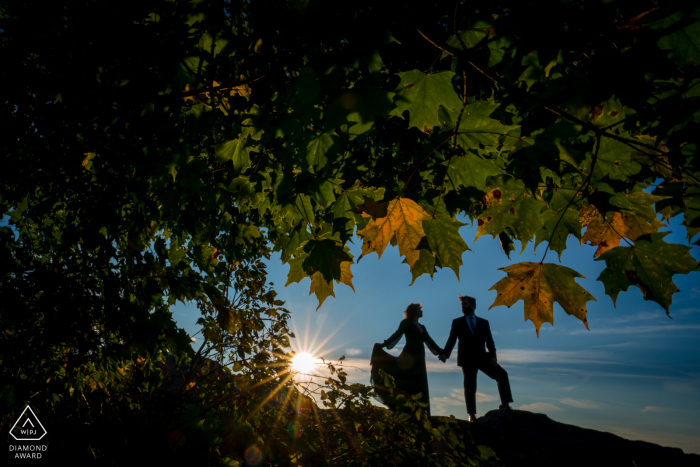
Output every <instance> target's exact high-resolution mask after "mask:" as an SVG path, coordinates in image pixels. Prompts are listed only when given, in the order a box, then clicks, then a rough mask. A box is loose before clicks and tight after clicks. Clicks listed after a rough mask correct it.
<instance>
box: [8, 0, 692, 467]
mask: <svg viewBox="0 0 700 467" xmlns="http://www.w3.org/2000/svg"><path fill="white" fill-rule="evenodd" d="M698 20H700V9H698V7H697V5H696V4H693V2H674V1H670V2H664V3H663V4H661V3H660V2H658V3H657V2H639V1H628V0H618V1H587V2H583V1H540V2H527V1H514V0H502V1H485V2H481V3H473V2H471V3H469V2H461V1H457V2H455V1H452V2H446V1H441V0H440V1H437V2H435V3H433V4H430V5H423V6H422V7H421V8H409V5H408V4H406V3H405V2H395V1H386V2H369V1H364V0H360V1H358V2H354V3H353V4H343V3H338V2H320V1H302V0H297V1H289V2H284V1H262V0H258V1H255V2H245V1H191V2H172V1H155V0H141V1H138V2H132V1H127V2H117V3H107V2H92V1H79V0H75V1H65V2H50V3H48V4H45V5H42V7H41V8H37V6H36V4H35V3H32V2H22V1H17V0H10V1H6V2H3V4H2V5H1V6H0V30H2V32H0V44H1V46H0V47H2V49H1V50H2V56H3V67H2V69H1V70H0V76H1V77H2V81H3V82H4V83H5V85H4V90H5V92H4V98H3V99H2V101H1V102H0V109H1V110H0V118H1V120H0V125H2V128H3V148H2V149H3V155H4V157H5V161H6V163H5V167H6V170H4V171H3V175H2V191H0V209H1V210H2V214H3V216H4V217H3V225H2V226H1V227H0V237H1V243H0V245H1V246H0V256H1V259H0V265H1V266H0V267H1V268H2V271H1V272H2V276H1V279H0V280H1V282H0V303H1V304H2V312H1V314H0V322H1V323H2V333H1V335H2V337H1V338H0V356H1V357H0V358H2V361H1V364H0V368H1V370H0V372H1V373H0V374H1V375H2V381H1V384H0V397H2V402H1V404H2V407H3V412H4V413H5V414H6V416H4V417H3V421H2V423H3V425H2V426H3V429H5V428H6V427H9V426H11V423H12V422H13V419H14V418H15V417H16V416H17V415H18V414H19V413H20V412H21V410H23V408H24V407H25V406H26V404H27V403H30V404H31V405H32V406H33V407H36V408H37V412H38V413H39V414H40V415H39V417H40V418H42V420H47V421H46V424H47V425H49V427H47V428H48V430H49V432H51V433H52V436H54V437H58V438H52V439H53V440H56V439H59V441H56V442H55V443H54V442H53V441H52V447H53V448H54V449H57V450H61V449H64V448H65V449H68V448H67V447H64V448H61V447H60V446H61V443H62V442H64V441H65V442H66V443H70V444H69V445H70V450H71V455H73V456H75V455H76V454H75V451H76V450H77V451H79V455H83V454H84V455H85V456H89V457H90V458H93V457H94V458H95V459H97V458H98V456H99V457H101V458H102V459H103V460H114V461H119V460H120V459H121V460H122V462H123V459H124V458H130V457H132V456H133V452H136V449H137V447H135V446H142V445H147V446H149V447H150V448H151V451H152V452H153V455H154V457H155V458H158V459H163V458H165V457H167V456H166V454H164V453H165V452H168V453H170V454H168V455H172V456H174V457H172V458H173V459H184V458H192V459H200V460H203V459H205V458H206V459H209V461H211V462H219V461H224V462H227V459H228V460H230V462H232V463H235V462H245V463H247V464H250V465H257V464H260V463H269V464H280V465H282V464H284V465H288V464H301V465H309V464H314V463H324V462H325V463H328V464H333V465H335V464H342V463H348V464H355V463H356V464H372V465H374V464H376V463H382V464H386V465H393V464H401V465H405V464H407V463H409V462H411V461H409V459H413V460H414V462H416V463H422V464H427V463H437V464H445V465H448V464H450V463H453V462H454V463H460V462H467V461H466V460H465V459H467V458H469V459H470V461H469V462H473V463H478V462H488V461H487V460H485V458H487V457H489V454H488V450H485V449H482V450H479V449H477V448H476V447H475V446H473V445H470V444H469V442H468V441H466V440H465V439H464V438H462V437H461V435H458V434H457V433H458V430H457V431H455V430H456V428H455V427H454V424H450V423H447V424H443V425H441V426H440V427H437V426H435V427H432V426H431V423H436V422H430V421H429V420H428V419H427V418H426V417H425V414H424V413H421V411H420V408H419V407H417V406H416V405H415V404H414V403H413V402H411V401H407V404H406V408H407V410H408V411H409V412H410V411H411V410H415V409H416V408H418V411H417V414H418V416H419V418H420V419H421V420H422V421H421V422H420V423H418V424H411V423H405V419H403V418H401V417H407V416H408V415H407V414H404V415H394V416H389V415H388V414H386V413H385V412H383V411H381V410H379V411H377V410H375V409H373V408H372V406H371V405H370V404H369V396H370V389H369V388H366V387H362V386H360V385H348V384H346V382H345V375H344V373H343V372H342V369H340V368H339V369H338V370H337V371H335V370H334V373H333V375H332V377H331V378H329V379H328V380H327V381H326V383H325V384H326V388H325V389H324V393H323V401H324V404H325V406H326V407H330V408H332V409H333V410H331V411H330V412H328V413H326V412H325V411H319V410H316V408H315V407H316V406H315V405H313V404H311V405H309V407H311V408H308V407H307V409H308V410H305V409H304V404H303V403H301V402H300V401H305V400H306V399H304V396H303V395H300V392H299V391H300V390H302V389H303V388H300V387H298V386H295V385H294V384H293V382H292V380H291V379H290V377H289V376H290V375H289V372H290V368H289V358H290V356H291V353H290V352H289V338H293V337H294V336H293V335H292V334H291V333H290V332H289V330H288V328H287V325H286V320H287V317H288V315H289V312H288V311H287V310H285V309H283V308H281V306H282V305H283V304H282V303H281V302H280V301H277V300H275V293H274V291H273V290H271V288H270V286H272V285H273V284H267V282H266V280H265V271H264V268H263V267H261V263H260V261H261V260H262V259H263V258H265V257H269V254H270V248H272V249H273V250H274V251H280V252H281V257H282V261H284V262H285V263H288V264H289V276H288V282H287V284H289V283H292V282H299V281H301V280H303V279H304V278H306V277H310V278H311V289H310V293H315V294H316V296H317V297H318V300H319V306H320V305H321V304H322V303H323V301H324V300H325V299H326V298H327V297H328V296H329V295H333V288H334V282H335V283H336V284H340V283H342V284H345V285H347V286H350V287H352V272H351V267H352V264H354V258H353V256H352V255H351V254H350V253H349V248H348V246H347V242H348V241H350V240H351V238H352V237H353V235H357V236H358V237H360V238H361V239H362V242H363V244H362V255H366V254H370V253H372V252H376V253H377V255H378V256H379V257H381V255H382V253H383V252H384V250H385V248H386V247H387V245H389V244H393V245H397V246H398V248H399V251H400V253H401V255H402V256H404V257H405V260H404V262H405V263H407V264H408V266H409V268H410V273H411V275H412V277H413V280H414V281H415V280H416V279H417V278H418V277H420V276H421V275H423V274H428V275H430V276H431V277H432V276H433V274H434V273H435V272H436V270H437V269H438V268H443V267H448V268H450V269H452V270H453V271H454V272H455V274H457V275H458V274H459V267H460V266H461V265H462V259H461V258H462V253H463V252H464V251H465V250H467V249H468V247H467V245H466V243H465V242H464V240H463V239H462V237H461V235H460V234H459V228H460V227H461V226H462V225H464V224H462V223H461V222H460V221H458V220H457V218H456V217H457V216H458V215H460V214H464V215H466V216H468V217H469V219H470V220H471V221H474V222H477V225H478V230H477V232H478V233H477V238H478V237H479V236H482V235H491V236H492V237H493V238H494V239H495V238H496V237H498V238H499V241H500V242H501V244H502V246H503V251H504V253H505V254H508V255H510V253H511V252H512V251H513V250H514V248H515V242H516V241H519V242H520V244H521V248H524V247H525V245H526V244H527V243H528V242H529V241H534V242H535V245H539V244H540V243H546V249H545V250H544V252H543V254H542V260H541V261H540V262H538V263H518V264H514V265H512V266H510V267H508V268H506V269H505V272H506V273H507V276H506V277H505V278H504V279H503V280H501V281H500V282H498V283H497V284H495V285H494V288H495V289H496V290H497V291H498V297H497V299H496V301H495V302H494V304H493V306H495V305H500V304H505V305H507V306H511V305H512V304H513V303H515V302H516V301H518V300H521V299H522V300H524V302H525V305H526V306H525V313H526V318H527V319H530V320H532V322H533V323H534V324H535V328H536V330H537V331H538V332H539V327H540V326H541V324H542V323H543V322H550V323H552V322H553V320H552V310H553V304H554V302H557V303H559V304H560V305H561V306H562V307H563V309H564V310H565V311H566V312H567V313H568V314H572V315H574V316H576V317H577V318H578V319H580V320H582V321H583V323H584V324H585V325H586V326H587V320H586V303H587V301H589V300H595V298H593V297H592V296H591V295H590V294H589V293H588V292H587V291H585V290H583V289H582V288H581V287H580V286H579V285H578V284H576V282H575V278H576V277H580V274H578V273H577V272H576V271H573V270H571V269H569V268H566V267H564V266H561V265H557V264H554V263H550V262H545V261H544V260H545V257H546V256H547V254H548V252H549V251H550V250H554V251H555V252H557V254H559V255H561V254H562V252H563V251H564V249H565V248H566V239H567V238H568V237H569V236H570V235H574V236H575V237H576V238H578V239H579V240H581V242H588V243H590V244H592V245H595V246H597V247H598V249H597V251H596V252H595V254H594V256H595V259H596V260H600V261H605V263H606V266H607V267H606V269H605V270H604V271H603V273H602V274H601V275H600V277H599V280H601V281H602V282H603V283H604V284H605V292H606V294H608V295H609V296H610V297H611V298H612V300H613V302H614V301H615V300H616V298H617V296H618V294H619V293H620V292H621V291H627V290H628V288H629V287H630V286H632V285H634V286H636V287H637V288H638V289H639V290H640V291H641V293H642V294H643V296H644V298H645V299H647V300H653V301H655V302H657V303H659V304H660V305H661V306H662V307H663V308H664V309H665V310H666V311H667V312H668V310H669V307H670V305H671V303H672V296H673V294H674V293H675V292H676V291H677V288H676V286H675V284H674V283H673V281H672V277H673V275H674V274H678V273H682V274H685V273H688V272H690V271H692V270H694V269H697V262H696V261H695V260H694V259H693V258H692V257H691V255H690V254H689V250H690V247H686V246H683V245H678V244H669V243H667V242H665V241H664V236H665V235H666V234H664V233H659V232H658V229H659V228H660V227H661V226H662V225H664V224H663V222H662V221H660V220H658V219H657V214H661V215H662V216H663V219H665V220H666V221H668V220H669V219H670V218H672V217H675V216H683V224H684V226H685V228H686V229H687V232H688V240H689V242H690V241H691V240H692V239H693V238H694V236H695V235H696V234H697V233H699V232H700V218H699V217H698V214H699V211H700V187H699V186H698V178H700V160H699V159H698V156H697V142H696V141H695V140H696V138H693V135H695V134H697V133H698V129H699V127H698V125H699V124H700V111H699V110H698V108H699V106H698V97H699V96H700V86H698V84H699V83H700V73H699V70H700V69H699V68H698V65H700V49H699V48H698V47H699V44H700V23H698ZM584 229H585V230H584ZM696 244H697V243H696ZM357 260H358V261H359V258H358V259H357ZM177 301H195V302H197V303H198V305H199V308H200V310H201V312H202V318H201V320H200V324H202V325H203V326H204V327H205V334H204V335H205V340H204V343H203V344H202V347H201V348H200V349H199V351H198V352H194V350H193V349H192V347H191V345H190V341H189V339H188V337H187V336H186V335H185V333H184V332H182V331H181V330H178V329H177V327H176V326H175V324H174V322H173V320H172V315H171V312H170V311H169V309H170V307H171V306H172V305H173V304H175V303H176V302H177ZM167 355H170V356H171V358H175V361H176V364H177V365H180V364H187V365H189V370H190V371H188V372H186V374H185V382H186V384H184V385H183V384H180V385H179V386H177V387H176V388H175V389H173V387H172V386H168V384H170V383H168V382H167V380H165V381H164V380H163V375H164V374H165V373H162V372H161V371H160V370H159V369H158V368H165V367H166V366H167V365H166V363H165V362H166V361H167V360H166V356H167ZM204 355H210V356H214V357H215V360H217V361H219V362H220V363H226V364H227V365H229V367H230V368H227V369H225V370H221V371H220V372H216V371H214V372H210V371H209V370H207V369H206V368H201V367H200V366H199V364H200V363H201V362H202V361H203V360H202V359H201V357H202V356H204ZM210 368H211V367H210ZM209 374H213V375H219V376H216V377H207V375H209ZM232 378H233V379H232ZM387 383H388V384H390V381H387ZM232 388H235V390H234V389H232ZM275 401H276V402H275ZM272 402H275V403H272ZM173 407H178V408H179V409H178V410H177V411H173V410H172V408H173ZM336 410H337V411H338V412H336ZM321 412H323V413H321ZM337 413H342V417H336V416H334V415H333V414H337ZM71 430H72V431H71ZM69 432H70V433H79V434H84V436H75V435H73V434H71V441H70V442H68V441H67V439H68V438H65V439H63V438H60V436H61V435H58V434H56V433H69ZM105 433H111V435H109V436H106V435H105ZM76 438H77V439H80V440H81V441H79V442H76V441H75V439H76ZM61 439H63V441H60V440H61ZM467 440H468V438H467ZM169 442H170V443H169ZM76 443H77V444H76ZM81 443H82V444H81ZM54 446H58V447H54ZM64 446H66V445H64ZM76 446H78V447H77V448H76ZM183 453H187V454H186V455H185V454H183ZM188 456H189V457H188ZM402 456H407V457H402Z"/></svg>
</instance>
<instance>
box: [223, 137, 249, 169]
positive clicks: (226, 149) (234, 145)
mask: <svg viewBox="0 0 700 467" xmlns="http://www.w3.org/2000/svg"><path fill="white" fill-rule="evenodd" d="M254 148H255V146H253V145H252V144H251V142H250V140H249V139H248V138H241V139H234V140H232V141H226V142H225V143H221V144H217V145H216V146H214V154H215V156H216V161H217V162H228V161H233V171H234V173H236V174H240V173H241V172H243V171H244V170H246V169H247V168H248V167H250V166H251V162H250V151H251V150H253V149H254Z"/></svg>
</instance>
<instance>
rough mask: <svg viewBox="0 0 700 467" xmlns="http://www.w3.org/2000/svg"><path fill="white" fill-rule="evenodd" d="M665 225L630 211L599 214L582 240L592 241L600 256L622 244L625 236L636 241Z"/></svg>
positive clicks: (596, 254)
mask: <svg viewBox="0 0 700 467" xmlns="http://www.w3.org/2000/svg"><path fill="white" fill-rule="evenodd" d="M664 225H666V224H664V223H663V222H661V221H658V220H656V219H653V220H652V221H651V222H648V221H646V220H645V219H642V218H639V217H637V216H635V215H633V214H629V213H620V212H614V213H608V215H607V216H605V217H602V216H599V217H597V218H596V219H594V220H593V221H592V222H591V223H590V224H588V228H587V229H586V233H584V234H583V237H582V238H581V242H582V243H585V242H590V243H591V245H593V246H597V247H598V249H597V250H596V252H595V254H594V255H593V256H594V257H598V256H600V255H601V254H603V253H605V252H606V251H608V250H610V249H612V248H615V247H617V246H618V245H620V240H622V238H623V237H624V238H629V239H630V240H632V241H635V240H637V238H638V237H639V236H641V235H644V234H649V233H654V232H656V231H658V230H659V228H660V227H663V226H664Z"/></svg>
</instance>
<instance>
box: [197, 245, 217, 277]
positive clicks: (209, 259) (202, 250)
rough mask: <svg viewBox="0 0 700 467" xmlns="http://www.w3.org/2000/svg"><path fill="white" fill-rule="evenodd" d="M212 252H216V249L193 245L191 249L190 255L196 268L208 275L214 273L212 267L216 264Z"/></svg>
mask: <svg viewBox="0 0 700 467" xmlns="http://www.w3.org/2000/svg"><path fill="white" fill-rule="evenodd" d="M214 252H216V248H214V247H213V246H212V247H208V246H207V245H195V246H193V247H192V255H193V256H194V261H195V263H196V264H197V267H198V268H199V269H201V270H202V271H204V272H206V273H208V274H213V273H214V266H216V264H217V263H218V261H217V260H216V259H215V258H214Z"/></svg>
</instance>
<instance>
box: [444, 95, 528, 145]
mask: <svg viewBox="0 0 700 467" xmlns="http://www.w3.org/2000/svg"><path fill="white" fill-rule="evenodd" d="M500 106H501V104H497V103H493V102H486V101H477V102H474V103H473V104H467V105H466V106H465V108H464V112H462V119H461V120H460V122H459V128H458V129H456V128H455V127H456V125H457V119H458V118H459V112H460V109H461V106H460V107H457V108H454V109H450V108H446V107H441V108H440V110H439V112H438V118H439V120H440V123H441V127H440V131H449V132H454V131H455V129H456V130H457V143H458V144H459V145H460V146H462V147H463V148H464V149H465V150H467V149H470V148H474V149H477V148H479V147H480V146H484V147H485V148H486V150H487V151H491V152H494V151H495V150H496V148H495V146H496V145H498V143H499V141H500V139H501V138H502V137H505V135H507V134H508V133H509V132H512V131H514V130H517V129H518V128H519V126H518V125H504V124H502V123H501V122H500V121H498V120H496V119H493V118H491V117H490V115H491V114H493V113H494V112H495V111H496V109H498V108H499V107H500Z"/></svg>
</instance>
